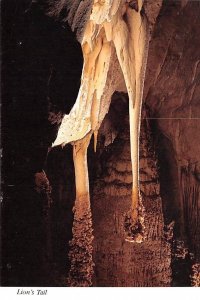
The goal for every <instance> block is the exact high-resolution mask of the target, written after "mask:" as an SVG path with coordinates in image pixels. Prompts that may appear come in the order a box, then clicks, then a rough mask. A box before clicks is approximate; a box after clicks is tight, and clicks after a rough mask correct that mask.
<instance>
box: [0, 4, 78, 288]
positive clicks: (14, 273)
mask: <svg viewBox="0 0 200 300" xmlns="http://www.w3.org/2000/svg"><path fill="white" fill-rule="evenodd" d="M31 2H32V1H28V0H27V1H24V0H17V1H15V0H6V1H2V4H1V9H2V43H3V47H2V146H3V167H2V175H3V179H2V190H3V202H2V209H1V215H2V228H3V229H2V243H1V244H2V254H1V258H2V270H1V285H3V286H44V285H45V284H48V283H49V281H51V279H50V278H48V276H47V275H48V272H49V266H47V260H48V258H47V256H48V257H49V254H48V255H47V253H46V251H47V245H46V240H47V236H46V235H47V233H46V227H45V226H46V223H45V222H46V211H45V207H46V198H45V197H46V196H45V195H44V194H42V193H41V194H39V193H38V192H37V191H36V190H35V173H36V172H41V171H42V170H43V169H45V161H46V156H47V151H48V148H49V147H50V146H51V144H52V142H53V141H54V139H55V136H56V133H57V129H58V125H59V122H60V121H61V117H62V114H63V113H67V112H69V111H70V109H71V107H72V105H73V104H74V102H75V100H76V97H77V92H78V89H79V84H80V77H81V69H82V51H81V47H80V45H79V43H78V42H77V41H76V38H75V35H74V34H73V33H72V32H71V29H70V28H69V26H68V25H67V24H61V23H59V22H56V21H54V20H53V19H51V18H49V17H47V16H45V14H44V12H43V11H42V10H40V7H39V6H38V5H37V4H36V3H34V1H33V3H32V5H31ZM52 115H53V116H54V117H55V118H54V119H53V118H52ZM50 116H51V117H50ZM56 117H57V119H56ZM55 151H56V150H55ZM67 151H68V150H67ZM50 155H52V154H50ZM67 156H68V154H67ZM62 161H65V160H64V159H63V160H62ZM52 168H54V170H53V169H52V170H51V173H52V174H53V173H54V174H55V173H57V172H58V169H57V165H54V166H53V167H52ZM66 176H69V175H66ZM70 176H71V175H70ZM63 180H65V178H63ZM55 184H56V183H55ZM69 193H70V194H71V190H70V191H69ZM56 201H57V198H56ZM52 205H53V206H54V207H55V209H54V210H53V214H54V215H53V216H51V217H52V219H53V222H54V221H55V220H56V219H57V220H58V221H55V223H53V227H54V228H53V232H54V233H53V238H54V240H55V243H54V246H53V247H54V249H53V253H54V254H53V257H52V261H51V263H54V259H55V258H56V259H55V263H57V260H58V261H59V259H61V257H62V253H64V249H61V250H60V247H61V246H60V245H59V244H58V243H57V242H58V240H59V235H65V233H63V231H62V230H61V229H60V227H59V225H57V223H56V222H59V218H57V217H59V214H58V216H55V215H56V214H57V210H56V209H57V208H56V207H57V206H59V203H56V202H55V203H53V204H52ZM67 205H68V204H67ZM69 205H70V204H69ZM70 211H71V207H70ZM66 222H70V218H67V219H66ZM63 226H64V225H63ZM66 226H67V225H66ZM57 232H58V234H57ZM69 235H70V233H69ZM63 255H64V254H63ZM50 265H51V266H52V264H50Z"/></svg>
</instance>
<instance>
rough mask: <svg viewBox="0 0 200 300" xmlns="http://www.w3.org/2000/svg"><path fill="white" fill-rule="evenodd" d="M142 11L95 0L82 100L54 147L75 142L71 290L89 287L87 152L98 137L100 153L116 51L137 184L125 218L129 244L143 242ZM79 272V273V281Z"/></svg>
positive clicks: (121, 1)
mask: <svg viewBox="0 0 200 300" xmlns="http://www.w3.org/2000/svg"><path fill="white" fill-rule="evenodd" d="M142 6H143V1H142V0H138V1H125V0H104V1H102V0H94V2H93V7H92V11H91V15H90V18H89V20H88V21H87V23H86V26H85V30H84V33H83V38H82V42H81V45H82V51H83V57H84V65H83V71H82V77H81V86H80V89H79V93H78V97H77V100H76V103H75V104H74V106H73V108H72V110H71V112H70V113H69V115H65V116H64V118H63V120H62V124H61V126H60V129H59V132H58V136H57V138H56V140H55V142H54V144H53V146H57V145H65V144H67V143H72V144H73V148H74V152H73V153H74V156H73V157H74V166H75V176H76V201H75V208H74V212H75V215H74V225H73V240H72V242H71V246H72V248H71V252H70V257H71V264H72V265H71V270H70V275H69V284H70V285H81V286H87V285H91V278H92V256H91V255H92V247H91V242H92V227H91V212H90V197H89V180H88V168H87V147H88V145H89V142H90V138H91V136H92V134H93V133H94V140H95V145H94V146H95V148H96V139H97V132H98V129H99V127H100V125H101V122H102V115H103V116H105V114H106V113H107V111H103V113H102V111H101V109H103V108H102V107H103V106H102V101H110V99H104V97H103V95H104V92H105V89H106V84H107V81H108V79H109V78H108V71H109V67H110V65H111V55H112V51H116V54H117V58H118V61H119V64H120V66H121V69H122V73H123V76H124V80H125V83H126V88H127V91H128V95H129V114H130V141H131V161H132V176H133V182H132V201H131V210H130V212H129V213H128V214H127V216H126V218H125V230H126V233H127V238H126V240H127V241H136V242H139V243H140V242H141V241H142V240H143V236H144V226H143V206H142V202H141V197H140V192H139V171H138V170H139V165H138V164H139V163H138V161H139V151H138V147H139V130H140V111H141V103H142V91H143V84H144V74H145V65H146V57H147V52H148V51H147V50H148V34H147V32H148V29H147V27H148V26H147V21H146V19H145V16H142ZM104 106H105V105H104ZM100 115H101V118H100ZM84 226H85V228H84ZM73 251H74V252H73ZM84 253H85V254H84ZM84 257H85V258H86V259H84ZM84 263H85V264H86V265H85V266H84ZM76 272H79V276H78V275H77V274H76ZM84 278H85V279H84Z"/></svg>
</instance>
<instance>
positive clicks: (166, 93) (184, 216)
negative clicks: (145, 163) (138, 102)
mask: <svg viewBox="0 0 200 300" xmlns="http://www.w3.org/2000/svg"><path fill="white" fill-rule="evenodd" d="M199 14H200V3H199V1H164V2H163V5H162V9H161V11H160V14H159V17H158V19H157V22H156V25H155V28H154V32H153V36H152V39H151V42H150V48H149V58H148V64H147V75H146V82H145V102H146V104H147V106H148V107H149V109H150V117H151V118H153V119H155V123H156V125H155V127H156V128H157V132H156V135H157V145H158V148H160V152H163V153H165V154H161V155H160V157H161V160H162V159H163V156H165V155H166V156H165V163H166V164H167V165H168V166H167V169H168V171H169V176H170V178H171V183H172V184H170V186H168V191H167V188H164V189H163V191H162V197H163V201H164V203H167V202H168V203H170V202H171V201H172V202H173V203H174V205H175V206H176V207H175V206H174V207H175V210H177V211H178V213H177V216H176V217H175V219H176V222H175V228H176V234H177V237H178V236H179V238H180V239H182V240H184V241H185V243H186V245H187V247H189V252H192V253H193V254H194V257H195V258H194V257H193V254H191V259H192V260H193V259H194V260H195V261H197V262H199V259H200V257H199V254H200V248H199V247H200V231H199V230H200V226H199V209H200V193H199V191H200V181H199V167H198V166H199V161H200V155H199V153H200V143H199V132H200V101H199V100H200V99H199V95H200V93H199V91H200V90H199V88H200V81H199V80H200V51H199V49H200V34H199V29H198V28H199V26H200V19H199ZM161 136H162V137H161ZM161 144H162V145H163V146H160V145H161ZM158 151H159V150H158ZM161 164H162V162H161ZM163 164H164V162H163ZM167 169H166V170H167ZM166 170H165V171H164V172H163V173H165V174H166V173H167V172H168V171H166ZM164 176H165V175H164ZM162 178H163V177H162ZM166 180H167V179H166V178H165V179H164V181H165V182H161V186H163V185H165V186H166V185H167V182H166ZM170 199H171V200H170ZM172 199H173V200H172ZM166 205H167V204H166ZM175 210H174V211H175Z"/></svg>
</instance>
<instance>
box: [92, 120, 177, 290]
mask: <svg viewBox="0 0 200 300" xmlns="http://www.w3.org/2000/svg"><path fill="white" fill-rule="evenodd" d="M127 119H128V118H126V120H125V121H124V122H123V121H122V120H121V122H122V124H123V126H122V128H123V129H122V130H121V132H120V133H119V135H118V137H117V138H116V139H115V141H114V143H113V144H111V145H110V146H109V147H110V149H109V155H108V157H107V160H106V164H105V165H104V169H103V174H104V175H103V176H101V179H98V180H97V181H96V182H95V188H94V191H93V200H92V203H93V204H92V212H93V224H94V225H93V226H94V262H95V281H94V282H95V283H94V285H95V286H123V287H124V286H129V287H130V286H138V287H139V286H170V284H171V267H170V264H171V245H170V243H169V242H168V241H167V239H166V238H165V230H164V220H163V211H162V200H161V197H160V184H159V174H158V167H157V158H156V154H155V150H154V146H153V140H152V134H151V131H150V128H149V126H148V122H147V121H144V122H143V126H142V133H141V139H140V184H141V193H142V198H143V204H144V207H145V212H146V214H145V227H146V228H145V232H146V240H145V241H144V242H143V243H141V244H135V243H129V242H126V241H125V232H124V217H125V214H126V212H127V211H128V209H129V205H130V201H131V179H130V178H131V159H130V141H129V129H128V120H127Z"/></svg>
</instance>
